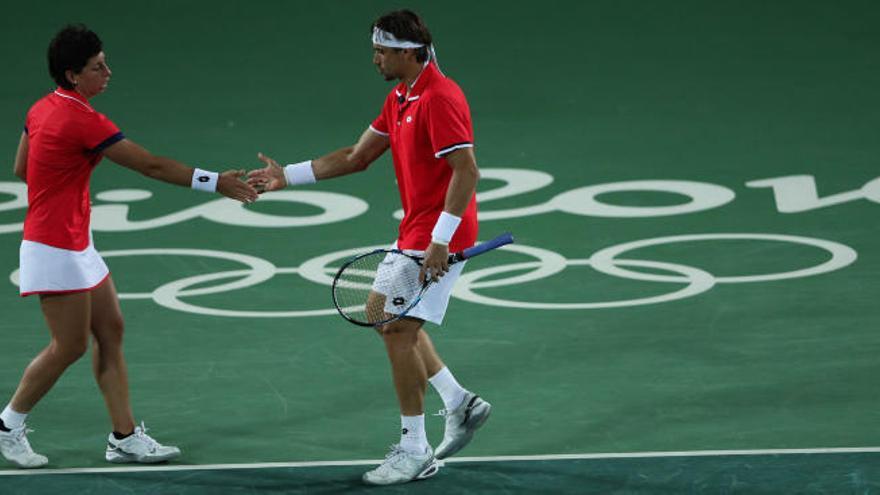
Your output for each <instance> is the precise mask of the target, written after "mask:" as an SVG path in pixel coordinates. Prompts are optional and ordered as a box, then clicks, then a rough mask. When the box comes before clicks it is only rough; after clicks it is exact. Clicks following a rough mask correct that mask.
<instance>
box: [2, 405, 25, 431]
mask: <svg viewBox="0 0 880 495" xmlns="http://www.w3.org/2000/svg"><path fill="white" fill-rule="evenodd" d="M27 416H28V415H27V413H25V414H22V413H20V412H16V411H15V410H13V409H12V405H8V406H6V409H4V410H3V412H2V413H0V419H2V420H3V424H4V425H6V427H7V428H9V429H10V430H14V429H16V428H21V427H22V426H23V425H24V420H25V419H27Z"/></svg>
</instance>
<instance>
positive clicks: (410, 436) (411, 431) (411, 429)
mask: <svg viewBox="0 0 880 495" xmlns="http://www.w3.org/2000/svg"><path fill="white" fill-rule="evenodd" d="M400 426H401V428H400V448H402V449H403V450H405V451H407V452H412V453H413V454H424V453H425V451H427V450H428V449H430V448H431V446H430V445H428V435H427V433H426V432H425V415H424V414H419V415H418V416H401V417H400Z"/></svg>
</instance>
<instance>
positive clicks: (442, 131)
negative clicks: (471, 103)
mask: <svg viewBox="0 0 880 495" xmlns="http://www.w3.org/2000/svg"><path fill="white" fill-rule="evenodd" d="M370 128H371V129H372V130H373V131H374V132H377V133H379V134H382V135H386V136H388V137H389V139H390V141H391V155H392V158H393V160H394V172H395V174H396V175H397V185H398V188H399V190H400V201H401V203H402V204H403V212H404V216H403V220H401V222H400V228H399V234H398V238H397V246H398V247H399V248H400V249H417V250H424V249H427V247H428V244H430V243H431V231H432V230H433V229H434V224H435V223H437V218H438V217H439V216H440V213H441V212H442V211H443V206H444V203H445V202H446V190H447V189H448V188H449V182H450V180H451V178H452V167H450V166H449V163H447V162H446V158H445V156H446V155H447V154H448V153H451V152H452V151H455V150H457V149H459V148H464V147H472V146H473V144H474V131H473V128H472V126H471V111H470V108H469V107H468V103H467V100H466V99H465V97H464V93H463V92H462V91H461V88H459V87H458V85H457V84H455V82H454V81H453V80H452V79H449V78H447V77H446V76H444V75H443V74H442V73H441V72H440V71H439V70H438V69H437V67H436V66H435V65H434V64H433V63H431V64H428V65H427V66H426V67H425V68H424V69H423V70H422V73H421V74H420V75H419V77H418V79H417V80H416V82H415V85H414V86H413V88H412V90H411V91H410V93H409V98H406V84H405V83H400V84H399V85H397V86H396V87H395V88H394V89H393V90H392V91H391V92H390V93H389V94H388V97H387V98H385V104H384V105H383V107H382V112H381V113H380V114H379V116H378V117H377V118H376V120H374V121H373V124H372V125H371V126H370ZM476 240H477V200H476V196H473V197H471V200H470V202H469V203H468V206H467V209H466V210H465V212H464V215H462V219H461V224H460V225H459V226H458V230H456V231H455V235H454V236H453V237H452V240H451V241H450V243H449V250H450V251H451V252H455V251H460V250H462V249H466V248H469V247H471V246H473V245H474V243H475V242H476Z"/></svg>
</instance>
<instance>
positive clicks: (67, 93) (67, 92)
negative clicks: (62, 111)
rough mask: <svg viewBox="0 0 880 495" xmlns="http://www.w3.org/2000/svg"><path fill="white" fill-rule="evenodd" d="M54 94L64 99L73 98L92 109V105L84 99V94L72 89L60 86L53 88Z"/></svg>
mask: <svg viewBox="0 0 880 495" xmlns="http://www.w3.org/2000/svg"><path fill="white" fill-rule="evenodd" d="M55 94H56V95H58V96H60V97H62V98H64V99H66V100H74V101H76V102H78V103H81V104H83V105H85V106H86V108H88V109H89V110H91V109H92V106H91V105H89V100H87V99H86V97H85V96H83V95H81V94H79V93H78V92H77V91H76V90H74V89H64V88H62V87H61V86H59V87H57V88H55Z"/></svg>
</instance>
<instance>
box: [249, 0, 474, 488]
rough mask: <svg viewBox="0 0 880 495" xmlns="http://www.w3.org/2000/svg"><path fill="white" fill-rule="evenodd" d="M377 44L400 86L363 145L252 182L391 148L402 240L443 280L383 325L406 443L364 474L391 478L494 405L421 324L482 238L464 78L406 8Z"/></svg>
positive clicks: (419, 473)
mask: <svg viewBox="0 0 880 495" xmlns="http://www.w3.org/2000/svg"><path fill="white" fill-rule="evenodd" d="M372 41H373V63H374V64H376V67H377V68H378V69H379V73H380V74H381V75H382V76H383V77H385V79H386V80H388V81H391V80H400V83H399V84H398V85H396V86H395V87H394V89H393V90H392V91H391V92H390V93H389V94H388V96H387V97H386V98H385V104H384V106H383V107H382V111H381V112H380V113H379V116H378V117H377V118H376V119H375V120H374V121H373V123H372V125H370V126H369V128H368V129H367V130H366V131H364V133H363V134H362V135H361V137H360V139H359V140H358V142H357V143H356V144H355V145H353V146H350V147H347V148H342V149H340V150H337V151H334V152H332V153H330V154H328V155H326V156H323V157H321V158H317V159H314V160H309V161H305V162H301V163H296V164H292V165H287V166H286V167H284V168H283V169H282V168H281V167H280V166H279V165H278V163H277V162H276V161H275V160H273V159H271V158H269V157H267V156H264V155H263V154H260V155H259V158H260V160H262V161H263V162H264V163H266V165H267V166H266V167H265V168H263V169H260V170H255V171H252V172H251V173H250V182H251V184H252V185H255V186H257V188H258V189H259V188H264V189H265V190H276V189H282V188H284V187H285V186H287V185H294V186H298V185H303V184H310V183H314V182H316V181H317V180H323V179H329V178H331V177H338V176H342V175H346V174H351V173H354V172H359V171H362V170H364V169H366V168H367V167H368V166H369V165H370V163H372V162H373V161H374V160H376V158H378V157H379V156H380V155H382V154H383V153H384V152H385V151H386V150H387V149H388V148H389V147H390V148H391V154H392V158H393V161H394V170H395V173H396V175H397V184H398V188H399V190H400V199H401V201H402V202H403V210H404V212H405V213H404V217H403V220H402V221H401V223H400V228H399V234H398V237H397V242H396V243H395V244H396V247H397V248H399V249H402V250H407V251H413V252H416V253H419V254H422V255H424V258H425V259H424V263H423V272H422V273H421V274H420V276H425V275H426V274H427V275H428V276H433V277H435V278H438V277H442V278H440V280H439V281H438V283H436V284H435V285H434V286H432V287H431V288H430V289H429V290H428V291H427V292H426V293H425V296H424V298H423V299H422V302H420V303H419V304H418V305H417V306H416V307H415V308H414V309H413V311H412V312H411V313H409V314H408V315H407V317H404V318H402V319H399V320H396V321H393V322H391V323H388V324H386V325H384V326H383V327H382V328H380V329H379V331H380V333H381V335H382V338H383V339H384V341H385V346H386V349H387V352H388V357H389V359H390V361H391V371H392V375H393V378H394V385H395V389H396V391H397V397H398V401H399V403H400V412H401V424H402V430H401V436H400V443H399V444H397V445H395V446H393V447H392V450H391V453H390V454H388V456H386V458H385V462H384V463H382V464H381V465H380V466H379V467H378V468H376V469H374V470H372V471H369V472H367V473H366V474H364V481H365V482H366V483H369V484H376V485H388V484H395V483H405V482H408V481H412V480H415V479H421V478H427V477H428V476H431V475H433V474H435V473H436V472H437V470H438V465H437V463H436V462H435V458H436V459H443V458H446V457H449V456H451V455H453V454H455V453H456V452H458V451H459V450H461V449H462V448H463V447H464V446H465V445H467V444H468V442H470V440H471V437H472V436H473V434H474V431H476V430H477V428H479V427H480V426H482V424H483V423H484V422H485V420H486V419H487V418H488V416H489V412H490V409H491V405H490V404H489V403H488V402H486V401H484V400H483V399H481V398H480V397H478V396H477V395H475V394H473V393H472V392H470V391H468V390H466V389H464V388H462V386H461V385H459V383H458V382H457V381H456V379H455V377H454V376H453V375H452V373H451V372H450V371H449V369H448V368H447V367H446V366H445V365H444V363H443V361H441V360H440V357H439V356H438V355H437V352H436V351H435V350H434V346H433V344H432V342H431V339H430V338H429V337H428V334H427V333H425V331H424V330H423V329H422V326H423V324H424V322H425V321H430V322H432V323H436V324H440V323H441V322H442V321H443V316H444V314H445V313H446V307H447V304H448V303H449V295H450V292H451V291H452V286H453V284H454V283H455V281H456V279H457V278H458V277H459V274H460V273H461V270H462V268H463V267H464V263H458V264H455V265H452V266H451V267H450V266H449V265H448V263H447V258H448V255H449V253H450V251H452V252H457V251H460V250H462V249H465V248H468V247H470V246H472V245H473V244H474V243H475V241H476V239H477V203H476V198H475V191H476V184H477V180H478V179H479V171H478V169H477V164H476V159H475V157H474V150H473V146H474V145H473V143H474V138H473V130H472V127H471V115H470V108H469V107H468V103H467V100H466V99H465V97H464V94H463V93H462V91H461V89H460V88H459V87H458V85H457V84H456V83H455V82H453V81H452V80H451V79H449V78H447V77H446V76H445V75H444V74H443V73H442V72H440V68H439V66H438V65H437V61H436V57H435V56H434V50H433V46H432V44H431V33H430V32H429V31H428V28H427V27H426V26H425V24H424V22H422V19H421V18H419V16H418V15H416V14H415V13H413V12H411V11H409V10H399V11H395V12H390V13H388V14H386V15H383V16H382V17H380V18H379V19H378V20H377V21H376V22H375V23H373V26H372ZM390 271H391V272H393V270H390ZM382 299H384V297H383V298H382ZM386 311H389V310H388V309H387V308H386ZM392 311H393V309H392ZM392 314H393V313H392ZM429 377H430V378H429ZM428 382H430V383H431V384H432V385H433V386H434V388H435V389H436V390H437V391H438V392H439V394H440V396H441V397H442V398H443V402H444V405H445V407H446V409H445V410H444V411H442V412H443V414H444V415H445V416H446V430H445V433H444V436H443V441H442V442H441V443H440V445H439V446H438V447H437V451H436V452H433V453H432V451H431V446H430V445H429V444H428V440H427V437H426V435H425V416H424V404H423V403H424V394H425V390H426V389H427V384H428Z"/></svg>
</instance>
